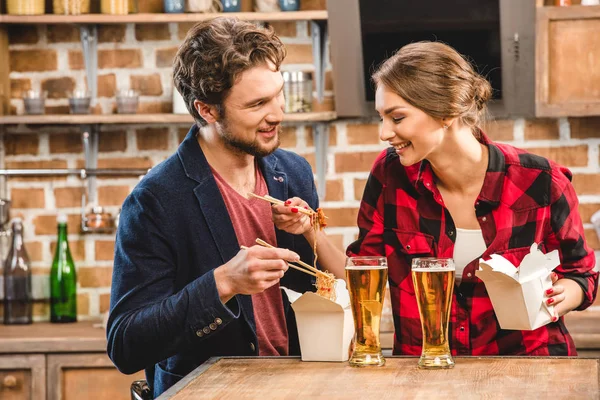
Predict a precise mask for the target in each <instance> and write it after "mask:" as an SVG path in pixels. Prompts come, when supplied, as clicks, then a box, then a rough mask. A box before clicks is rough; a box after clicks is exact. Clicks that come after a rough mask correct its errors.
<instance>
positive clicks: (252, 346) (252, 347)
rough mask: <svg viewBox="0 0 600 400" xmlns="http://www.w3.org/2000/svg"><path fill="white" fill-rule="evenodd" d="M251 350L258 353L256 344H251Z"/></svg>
mask: <svg viewBox="0 0 600 400" xmlns="http://www.w3.org/2000/svg"><path fill="white" fill-rule="evenodd" d="M250 350H252V351H256V346H254V343H250Z"/></svg>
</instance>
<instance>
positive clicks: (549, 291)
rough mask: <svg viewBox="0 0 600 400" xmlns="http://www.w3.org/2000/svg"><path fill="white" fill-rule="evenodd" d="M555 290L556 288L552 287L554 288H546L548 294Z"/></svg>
mask: <svg viewBox="0 0 600 400" xmlns="http://www.w3.org/2000/svg"><path fill="white" fill-rule="evenodd" d="M553 292H554V289H552V288H550V289H548V290H546V294H552V293H553Z"/></svg>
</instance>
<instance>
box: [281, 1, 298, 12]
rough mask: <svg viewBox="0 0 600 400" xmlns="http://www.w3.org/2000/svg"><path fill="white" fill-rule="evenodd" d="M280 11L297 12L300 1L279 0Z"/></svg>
mask: <svg viewBox="0 0 600 400" xmlns="http://www.w3.org/2000/svg"><path fill="white" fill-rule="evenodd" d="M279 8H281V11H298V9H299V8H300V0H279Z"/></svg>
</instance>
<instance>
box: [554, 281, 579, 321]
mask: <svg viewBox="0 0 600 400" xmlns="http://www.w3.org/2000/svg"><path fill="white" fill-rule="evenodd" d="M551 278H552V287H551V288H550V289H548V290H546V292H545V295H546V300H545V301H546V304H548V305H553V306H554V316H553V317H552V322H556V321H558V318H559V317H562V316H563V315H565V314H566V313H568V312H569V311H571V310H574V309H575V308H577V307H579V305H580V304H581V303H582V302H583V291H582V290H581V287H580V286H579V285H578V284H577V283H576V282H575V281H573V280H571V279H558V275H556V273H554V272H552V274H551Z"/></svg>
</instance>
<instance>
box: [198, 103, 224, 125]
mask: <svg viewBox="0 0 600 400" xmlns="http://www.w3.org/2000/svg"><path fill="white" fill-rule="evenodd" d="M194 108H195V109H196V111H198V114H200V116H201V117H202V118H203V119H204V120H205V121H206V122H207V123H209V124H212V123H213V122H217V121H218V120H219V111H218V110H217V107H216V106H214V105H212V104H206V103H204V102H202V101H200V100H194Z"/></svg>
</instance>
